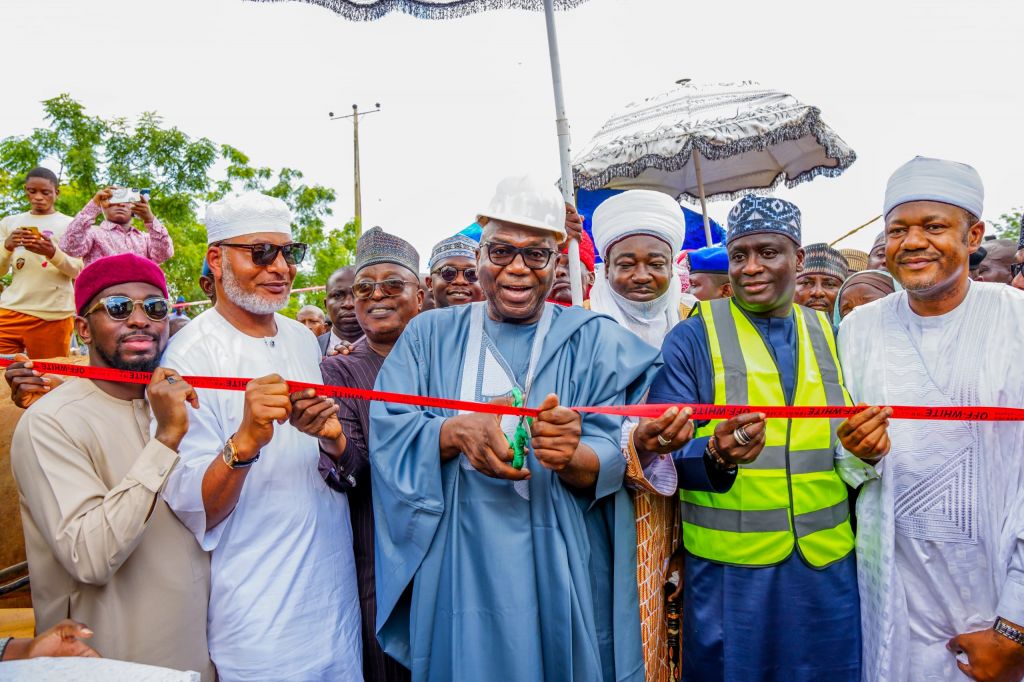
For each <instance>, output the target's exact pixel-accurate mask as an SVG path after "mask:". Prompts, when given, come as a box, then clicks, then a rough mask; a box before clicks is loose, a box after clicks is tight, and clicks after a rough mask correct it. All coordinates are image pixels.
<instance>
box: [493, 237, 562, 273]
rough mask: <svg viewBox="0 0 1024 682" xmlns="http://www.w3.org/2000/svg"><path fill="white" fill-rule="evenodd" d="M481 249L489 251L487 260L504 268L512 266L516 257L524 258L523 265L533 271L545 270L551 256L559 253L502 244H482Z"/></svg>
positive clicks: (550, 250) (531, 247)
mask: <svg viewBox="0 0 1024 682" xmlns="http://www.w3.org/2000/svg"><path fill="white" fill-rule="evenodd" d="M481 247H482V248H484V249H485V250H486V251H487V259H488V260H489V261H491V262H492V263H494V264H495V265H497V266H499V267H502V268H503V267H506V266H508V265H511V264H512V261H514V260H515V259H516V256H522V258H523V264H524V265H526V267H528V268H530V269H531V270H543V269H544V268H546V267H547V266H548V263H550V262H551V256H553V255H555V254H556V253H558V252H557V251H555V250H554V249H546V248H544V247H542V246H524V247H522V248H519V247H517V246H512V245H511V244H502V243H501V242H487V243H485V244H481Z"/></svg>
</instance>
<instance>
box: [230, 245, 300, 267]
mask: <svg viewBox="0 0 1024 682" xmlns="http://www.w3.org/2000/svg"><path fill="white" fill-rule="evenodd" d="M217 246H230V247H232V248H235V249H248V250H249V254H250V255H251V256H252V262H253V263H254V264H255V265H270V264H271V263H273V262H274V261H275V260H277V254H279V253H283V254H284V262H285V263H287V264H288V265H298V264H299V263H301V262H302V259H303V258H305V257H306V249H308V248H309V245H308V244H303V243H302V242H293V243H291V244H267V243H266V242H261V243H259V244H232V243H230V242H221V243H219V244H217Z"/></svg>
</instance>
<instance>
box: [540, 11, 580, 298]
mask: <svg viewBox="0 0 1024 682" xmlns="http://www.w3.org/2000/svg"><path fill="white" fill-rule="evenodd" d="M544 19H545V20H546V22H547V29H548V54H549V56H550V58H551V85H552V87H553V88H554V91H555V129H556V130H557V131H558V159H559V162H560V165H561V171H562V174H561V179H560V181H559V183H558V184H559V188H560V189H561V190H562V197H563V198H564V199H565V201H566V202H568V203H573V204H574V203H575V202H574V201H573V191H572V162H571V161H570V159H569V147H570V146H571V139H570V136H569V118H568V116H567V115H566V113H565V97H564V95H563V94H562V65H561V61H560V60H559V58H558V34H557V33H556V32H555V6H554V0H544ZM569 287H570V290H571V291H572V304H573V305H576V306H582V305H583V281H582V273H581V268H580V244H579V242H577V241H576V240H575V239H571V240H569Z"/></svg>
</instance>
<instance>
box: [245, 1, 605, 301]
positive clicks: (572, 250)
mask: <svg viewBox="0 0 1024 682" xmlns="http://www.w3.org/2000/svg"><path fill="white" fill-rule="evenodd" d="M249 1H250V2H305V3H307V4H310V5H317V6H319V7H325V8H327V9H329V10H333V11H334V12H336V13H337V14H339V15H341V16H342V17H344V18H345V19H349V20H352V21H374V20H376V19H380V18H381V17H383V16H385V15H387V14H389V13H391V12H403V13H405V14H410V15H412V16H414V17H419V18H421V19H456V18H458V17H464V16H466V15H469V14H474V13H476V12H483V11H485V10H490V9H529V10H539V9H543V10H544V18H545V20H546V22H547V32H548V55H549V57H550V59H551V84H552V86H553V87H554V92H555V126H556V129H557V131H558V153H559V159H560V162H561V164H560V165H561V178H560V180H559V187H560V188H561V190H562V196H563V197H565V200H566V201H568V202H572V196H573V184H572V169H571V166H570V162H569V143H570V139H569V119H568V117H567V116H566V113H565V101H564V97H563V96H562V67H561V62H560V61H559V57H558V36H557V35H556V33H555V9H556V8H558V9H569V8H571V7H575V6H576V5H581V4H583V3H584V2H586V1H587V0H249ZM579 248H580V247H579V243H578V242H577V241H576V240H575V239H573V240H570V242H569V254H570V258H569V268H570V274H571V276H570V278H569V279H570V283H571V287H572V303H573V305H583V288H582V284H581V280H580V272H579V268H580V265H579V260H580V259H579Z"/></svg>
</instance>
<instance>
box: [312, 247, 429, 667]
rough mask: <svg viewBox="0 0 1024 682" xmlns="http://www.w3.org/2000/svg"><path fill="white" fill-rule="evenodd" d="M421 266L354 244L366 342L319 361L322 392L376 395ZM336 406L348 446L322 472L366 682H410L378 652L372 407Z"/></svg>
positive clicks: (412, 257) (408, 251) (416, 292)
mask: <svg viewBox="0 0 1024 682" xmlns="http://www.w3.org/2000/svg"><path fill="white" fill-rule="evenodd" d="M419 260H420V257H419V254H417V253H416V249H414V248H413V246H412V244H410V243H409V242H407V241H405V240H404V239H402V238H400V237H397V236H395V235H392V234H388V233H386V232H384V231H383V230H382V229H380V228H379V227H374V228H373V229H371V230H368V231H367V232H365V233H364V234H363V236H362V237H360V238H359V243H358V244H357V246H356V264H355V279H354V282H353V285H352V294H353V297H354V298H355V312H356V320H357V321H358V322H359V326H360V327H361V328H362V329H363V332H364V336H363V337H361V338H360V339H359V340H357V341H356V342H355V343H354V344H353V345H352V346H351V349H350V350H349V352H348V353H347V354H341V355H332V356H330V357H327V358H324V361H323V362H322V363H321V364H320V372H321V373H322V374H323V378H324V383H325V384H327V385H329V386H350V387H354V388H363V389H370V388H373V384H374V382H375V381H376V380H377V373H378V372H380V368H381V365H383V364H384V358H386V357H387V356H388V353H390V352H391V348H392V347H393V346H394V345H395V342H396V341H398V337H399V336H401V334H402V332H403V331H405V326H406V325H407V324H408V323H409V320H411V319H412V318H413V317H415V316H416V314H417V313H418V312H419V310H420V304H421V303H422V302H423V294H422V293H421V292H420V289H419V286H418V281H419V277H418V274H417V273H418V272H419ZM337 402H338V406H339V408H340V409H339V412H338V418H339V419H341V425H342V429H343V430H344V431H345V437H346V439H347V441H346V442H347V444H348V445H347V446H346V448H345V451H344V452H343V453H342V454H341V458H340V459H339V460H338V465H337V467H335V466H334V462H333V461H332V460H331V459H330V458H329V457H328V456H327V455H323V456H322V457H321V460H320V461H321V472H322V473H324V474H325V478H326V480H327V484H328V485H329V486H331V487H332V488H334V489H335V490H338V491H341V492H347V493H348V501H349V509H350V512H351V515H352V546H353V550H354V552H355V559H356V578H357V583H358V585H359V609H360V612H361V615H362V619H363V624H362V633H363V678H364V679H365V680H367V681H368V682H393V681H401V680H408V679H409V671H408V670H407V669H406V668H405V667H404V666H402V665H401V664H400V663H398V662H397V661H395V659H393V658H391V657H390V656H388V655H387V654H385V653H384V652H383V651H382V650H381V648H380V645H378V644H377V634H376V630H375V628H374V625H375V623H376V619H377V608H376V591H375V589H374V558H373V526H374V524H373V500H372V498H371V495H370V455H369V450H368V445H369V435H370V434H369V420H370V403H369V402H367V401H365V400H338V401H337Z"/></svg>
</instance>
